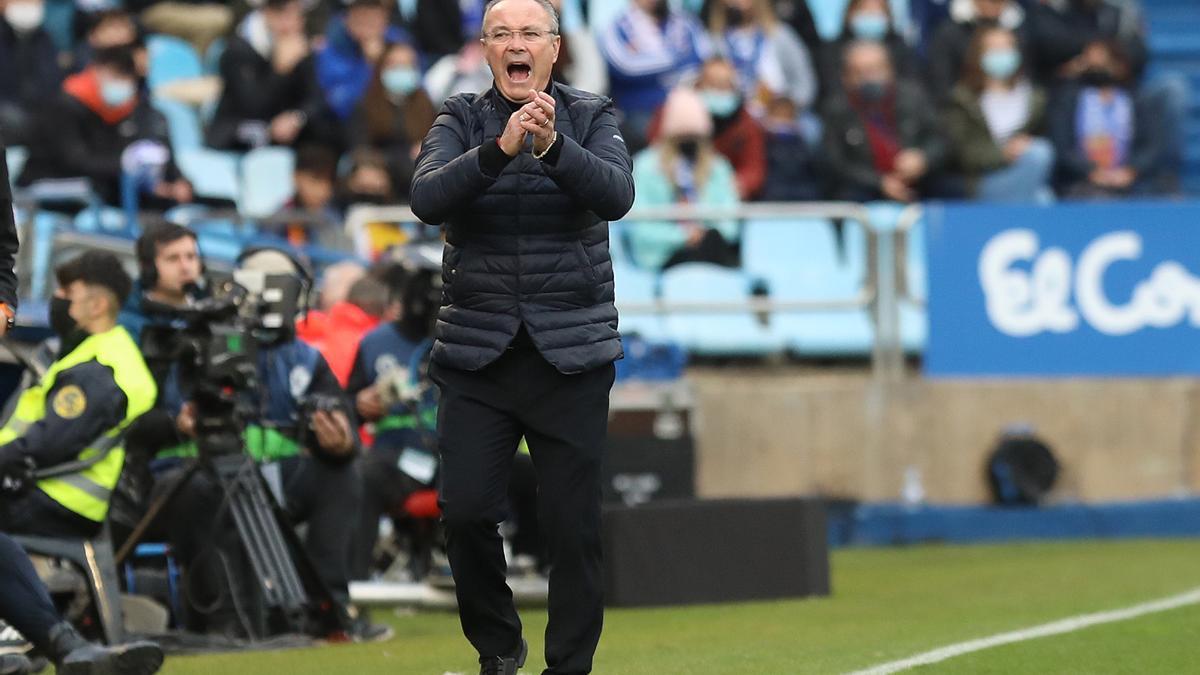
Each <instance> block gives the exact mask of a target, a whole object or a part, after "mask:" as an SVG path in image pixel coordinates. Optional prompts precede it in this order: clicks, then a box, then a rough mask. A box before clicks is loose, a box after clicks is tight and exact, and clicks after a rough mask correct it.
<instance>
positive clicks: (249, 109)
mask: <svg viewBox="0 0 1200 675" xmlns="http://www.w3.org/2000/svg"><path fill="white" fill-rule="evenodd" d="M220 72H221V79H222V80H223V81H224V83H225V88H224V91H223V93H222V94H221V100H220V103H218V104H217V111H216V113H215V115H214V116H213V121H212V124H211V126H210V127H209V129H208V136H207V142H208V145H210V146H212V147H214V148H218V149H221V150H237V151H245V150H249V149H253V148H257V147H261V146H264V145H287V146H295V145H298V144H302V143H325V144H334V140H333V139H332V138H331V134H332V133H333V132H331V131H330V130H328V129H327V128H326V127H328V126H329V125H328V124H327V123H326V122H325V117H326V115H327V113H326V110H325V103H324V101H323V100H322V97H321V90H320V88H319V87H318V86H317V79H316V71H315V68H314V64H313V56H312V53H311V51H310V50H309V46H308V37H307V36H306V35H305V33H304V9H303V7H302V5H301V0H267V1H266V3H265V4H264V5H263V7H262V9H261V10H259V11H257V12H254V13H252V14H250V15H248V16H247V17H246V18H245V20H243V21H242V24H241V26H240V27H239V28H238V32H237V35H234V36H231V37H230V38H229V42H228V44H227V46H226V48H225V52H224V53H223V54H222V55H221V64H220Z"/></svg>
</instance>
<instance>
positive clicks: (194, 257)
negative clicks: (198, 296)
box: [154, 237, 200, 294]
mask: <svg viewBox="0 0 1200 675" xmlns="http://www.w3.org/2000/svg"><path fill="white" fill-rule="evenodd" d="M154 267H155V268H156V269H157V270H158V285H157V286H156V289H157V290H160V291H165V292H168V293H172V294H178V293H183V289H184V287H185V286H187V285H188V284H194V283H196V282H197V281H199V280H200V251H199V250H198V249H197V247H196V240H195V239H192V238H191V237H180V238H179V239H176V240H175V241H172V242H169V243H166V244H160V245H159V246H158V253H157V254H155V256H154Z"/></svg>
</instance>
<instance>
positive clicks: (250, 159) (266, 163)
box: [239, 147, 296, 218]
mask: <svg viewBox="0 0 1200 675" xmlns="http://www.w3.org/2000/svg"><path fill="white" fill-rule="evenodd" d="M295 166H296V153H294V152H293V151H292V149H291V148H282V147H267V148H258V149H256V150H251V151H250V152H248V153H246V155H245V156H244V157H242V201H241V203H240V204H239V210H240V211H241V212H242V213H243V214H245V215H247V216H249V217H251V218H262V217H266V216H269V215H271V214H272V213H275V212H276V211H278V210H279V209H280V207H282V206H283V205H284V204H286V203H287V201H288V200H289V199H291V198H292V194H293V193H294V192H295V186H294V185H293V181H292V178H293V177H292V171H293V169H294V168H295Z"/></svg>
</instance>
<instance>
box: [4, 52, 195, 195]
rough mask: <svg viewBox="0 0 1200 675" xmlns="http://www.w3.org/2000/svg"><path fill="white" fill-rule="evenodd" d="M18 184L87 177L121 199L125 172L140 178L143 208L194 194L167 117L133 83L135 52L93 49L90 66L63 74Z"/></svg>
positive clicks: (96, 187)
mask: <svg viewBox="0 0 1200 675" xmlns="http://www.w3.org/2000/svg"><path fill="white" fill-rule="evenodd" d="M35 134H36V139H37V142H35V143H32V144H31V145H30V153H29V160H28V161H27V162H26V163H25V168H24V170H23V171H22V172H21V176H20V178H19V179H18V184H20V185H22V186H24V185H29V184H30V183H32V182H34V181H36V180H40V179H44V178H79V177H82V178H87V179H88V180H89V181H90V182H91V188H92V190H93V191H94V192H95V193H96V195H97V196H98V197H99V198H100V200H101V201H102V202H103V203H105V204H108V205H111V206H118V205H120V204H121V176H122V173H123V172H130V173H134V172H136V173H137V174H138V175H139V179H138V189H139V192H140V199H141V206H142V208H145V209H155V210H165V209H167V208H170V207H171V206H174V205H176V204H182V203H189V202H191V201H192V200H193V199H194V195H193V194H192V186H191V184H190V183H189V182H188V181H187V180H186V179H185V178H183V177H182V176H181V174H180V173H179V169H178V168H177V167H176V166H175V162H174V160H173V157H172V154H171V145H170V140H169V137H168V131H167V120H166V118H164V117H163V115H162V113H160V112H158V111H157V110H155V109H154V107H153V106H151V105H150V102H149V100H147V97H146V96H145V95H144V94H143V93H142V92H141V90H140V88H139V82H138V75H137V68H136V66H135V65H134V60H133V53H132V51H130V50H129V49H127V48H115V49H108V50H102V51H100V52H97V54H96V57H95V60H94V62H93V64H92V65H91V66H89V67H88V68H87V69H85V70H84V71H83V72H81V73H79V74H77V75H73V76H71V77H69V78H67V81H66V82H65V83H63V92H62V94H60V95H59V97H58V99H56V100H54V101H52V102H51V104H50V105H48V106H47V110H46V113H45V114H44V115H43V116H42V118H41V119H40V120H39V124H38V125H37V128H36V130H35Z"/></svg>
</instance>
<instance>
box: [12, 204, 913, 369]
mask: <svg viewBox="0 0 1200 675" xmlns="http://www.w3.org/2000/svg"><path fill="white" fill-rule="evenodd" d="M921 216H922V209H921V207H920V206H919V205H911V206H909V207H906V208H905V209H904V210H903V211H901V213H900V215H899V216H898V217H897V219H896V221H895V222H894V223H892V224H887V225H881V224H878V223H875V222H873V221H872V218H871V212H870V210H869V209H868V208H867V207H866V206H863V205H862V204H857V203H850V202H807V203H753V204H743V205H739V206H733V207H706V206H701V205H694V204H687V205H672V206H666V207H652V208H635V210H633V211H631V212H630V213H629V214H628V215H627V216H626V217H625V218H623V219H622V220H621V221H620V222H621V224H622V226H623V227H636V226H637V223H638V222H651V221H659V222H661V221H672V222H689V221H691V222H695V221H699V222H714V221H724V220H733V221H737V222H739V223H745V222H746V221H756V222H769V221H774V222H775V223H776V226H778V227H787V226H788V225H789V221H796V220H800V219H825V220H841V221H843V222H848V223H853V224H854V225H856V226H858V227H860V228H861V229H862V231H863V233H864V235H865V238H866V247H865V249H864V251H863V254H864V255H865V256H866V260H863V261H861V262H862V269H864V271H865V274H864V278H863V280H862V283H861V287H860V288H859V290H858V292H857V293H855V294H853V295H850V296H847V297H844V298H824V299H811V300H796V299H777V298H773V297H770V296H769V295H766V296H751V297H748V298H746V299H745V300H744V301H738V302H724V301H713V302H703V301H679V300H668V299H663V298H655V299H654V300H652V301H649V302H623V303H621V306H620V309H621V311H622V312H623V313H626V314H654V315H659V316H662V315H667V314H686V313H699V312H703V313H743V312H751V313H760V314H774V313H785V312H800V313H803V312H820V311H831V310H833V311H837V310H864V311H866V312H867V313H868V315H869V316H870V319H871V324H872V327H873V328H874V338H873V341H872V346H871V364H872V371H873V373H874V374H875V376H876V377H877V378H878V379H880V380H883V381H897V380H898V379H899V378H900V377H901V376H902V374H903V370H904V351H903V345H902V344H901V338H900V313H899V304H900V302H901V300H902V299H903V300H907V301H911V302H913V303H915V304H917V305H921V304H923V302H924V300H923V299H922V298H918V297H915V296H914V294H913V292H912V289H911V288H909V285H908V283H907V274H906V272H907V270H906V260H907V256H906V255H905V254H906V252H907V248H908V246H909V245H910V240H911V237H910V233H911V230H912V228H913V227H914V226H915V225H916V223H917V222H918V221H919V220H920V218H921ZM218 217H223V218H226V219H228V220H231V221H233V222H236V223H239V224H241V223H245V222H250V221H252V222H255V223H272V222H273V223H281V222H289V221H292V220H295V219H297V218H302V219H303V218H311V216H308V215H307V214H302V213H289V214H279V215H277V216H275V217H270V218H245V217H244V216H242V215H240V214H236V213H234V212H230V213H224V212H221V213H216V212H210V213H206V214H205V215H204V218H205V219H212V218H218ZM27 220H28V221H32V215H30V217H29V218H28V219H27ZM379 222H383V223H397V224H405V225H409V226H412V227H413V228H416V231H417V232H418V233H420V234H421V235H425V236H428V235H432V234H434V233H436V232H437V231H438V228H437V227H434V226H430V225H425V224H423V223H421V221H420V219H419V218H417V217H416V215H415V214H413V212H412V210H411V209H410V208H408V207H407V206H374V205H359V206H355V207H352V208H351V209H350V210H349V212H348V213H347V215H346V218H345V220H344V222H343V224H342V228H341V232H342V233H344V234H343V237H344V238H343V240H342V241H344V242H345V243H346V244H347V245H348V244H350V243H351V242H353V245H354V247H355V249H356V250H358V251H359V252H360V253H361V252H363V251H364V250H365V249H366V245H365V243H364V241H363V237H364V236H366V232H367V230H368V227H367V226H368V224H370V223H379ZM23 225H25V227H23V228H22V229H23V230H28V227H27V225H28V223H23ZM23 233H24V232H23ZM110 239H111V241H110ZM28 240H29V239H26V241H28ZM85 246H92V247H94V246H101V247H103V248H106V249H108V250H112V251H113V252H114V253H119V254H121V253H126V252H127V248H128V246H129V243H128V241H127V240H122V239H120V238H116V237H112V238H106V237H103V236H97V235H93V234H83V233H70V232H66V233H60V234H58V235H57V236H56V238H55V245H54V253H55V257H58V256H60V255H61V253H62V252H63V251H68V250H74V249H75V248H78V247H85ZM22 248H23V249H24V247H22ZM25 255H27V252H26V250H22V256H23V259H24V256H25Z"/></svg>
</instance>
